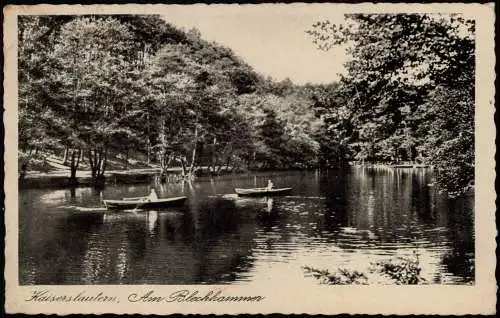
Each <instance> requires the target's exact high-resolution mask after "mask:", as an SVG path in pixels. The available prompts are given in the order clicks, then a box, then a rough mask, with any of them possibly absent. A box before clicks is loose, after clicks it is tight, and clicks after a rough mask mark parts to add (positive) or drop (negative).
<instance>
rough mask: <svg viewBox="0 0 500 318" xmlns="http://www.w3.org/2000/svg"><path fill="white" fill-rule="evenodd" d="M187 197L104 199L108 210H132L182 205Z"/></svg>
mask: <svg viewBox="0 0 500 318" xmlns="http://www.w3.org/2000/svg"><path fill="white" fill-rule="evenodd" d="M186 200H187V197H175V198H168V199H158V200H155V201H147V200H144V199H138V200H134V198H127V199H126V200H103V201H104V205H105V206H106V208H107V209H108V210H130V209H142V210H148V209H164V208H168V207H174V206H181V205H183V204H184V202H186Z"/></svg>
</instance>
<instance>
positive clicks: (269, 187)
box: [267, 180, 274, 190]
mask: <svg viewBox="0 0 500 318" xmlns="http://www.w3.org/2000/svg"><path fill="white" fill-rule="evenodd" d="M273 187H274V184H273V183H272V182H271V180H267V189H268V190H271V189H272V188H273Z"/></svg>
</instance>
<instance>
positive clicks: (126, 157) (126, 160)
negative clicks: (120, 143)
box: [125, 147, 129, 170]
mask: <svg viewBox="0 0 500 318" xmlns="http://www.w3.org/2000/svg"><path fill="white" fill-rule="evenodd" d="M128 153H129V149H128V147H127V149H126V150H125V170H128Z"/></svg>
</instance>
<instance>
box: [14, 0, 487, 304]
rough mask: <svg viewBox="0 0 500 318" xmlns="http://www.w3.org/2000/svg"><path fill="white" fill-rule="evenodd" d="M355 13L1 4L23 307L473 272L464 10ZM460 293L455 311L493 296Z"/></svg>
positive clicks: (472, 103) (471, 67)
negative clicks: (11, 12) (8, 56)
mask: <svg viewBox="0 0 500 318" xmlns="http://www.w3.org/2000/svg"><path fill="white" fill-rule="evenodd" d="M69 7H71V6H69ZM124 7H126V6H124ZM83 8H85V6H84V7H83ZM96 8H97V7H96ZM103 8H105V9H106V6H103ZM145 8H146V7H145ZM346 8H347V9H348V10H346ZM357 8H358V7H357V6H355V5H352V6H347V7H346V6H345V5H344V6H339V7H338V8H337V9H338V10H337V9H336V6H335V5H333V4H318V5H312V4H300V5H298V4H297V5H246V6H238V5H209V6H208V5H176V6H173V5H172V6H169V5H165V6H160V7H155V9H153V10H151V8H148V9H147V10H143V11H141V10H129V11H128V12H126V11H124V10H118V11H116V12H114V11H112V10H111V11H102V10H100V9H95V10H94V9H92V6H89V10H86V11H85V10H83V11H77V10H78V9H76V8H75V9H74V11H73V12H71V11H69V10H68V6H66V7H65V9H64V10H61V11H60V12H58V11H57V6H53V7H51V8H49V9H50V10H45V11H44V10H41V11H40V12H37V11H36V10H33V11H29V12H23V11H22V10H19V11H16V13H15V16H14V18H13V20H12V21H14V22H13V23H12V24H11V25H13V26H15V27H16V28H17V32H14V30H13V29H11V30H10V32H14V33H13V34H14V35H13V37H15V39H13V41H14V43H17V44H16V45H15V53H14V54H15V55H14V58H15V61H14V62H13V63H15V65H16V69H15V70H14V71H13V72H15V73H14V76H13V77H11V78H10V81H13V82H15V91H11V90H9V92H10V93H7V91H8V90H7V89H6V94H13V95H15V96H16V97H15V98H16V101H17V102H16V104H6V108H10V109H11V110H13V112H14V116H16V115H17V122H15V123H14V124H13V125H14V128H13V129H14V134H15V136H13V135H12V132H10V137H11V138H12V139H13V140H14V141H13V142H12V143H9V142H8V141H5V144H6V149H8V152H10V154H11V155H12V156H14V161H13V162H11V165H10V168H9V162H8V160H6V163H7V164H6V167H7V170H8V171H9V172H10V173H11V176H12V177H13V178H11V179H10V180H11V181H13V182H12V183H11V184H8V185H7V184H6V186H5V188H6V189H7V188H11V189H17V190H16V192H15V193H11V194H12V195H13V197H14V200H17V206H16V205H14V206H15V207H16V208H15V209H16V210H10V211H9V209H7V213H6V214H7V215H8V216H11V217H13V218H14V217H15V219H16V222H15V225H14V227H13V228H14V231H15V232H16V233H15V235H14V236H11V238H13V240H14V241H15V242H14V243H12V241H11V242H10V244H14V247H13V249H14V254H12V257H11V261H12V262H13V264H15V265H14V266H15V270H14V271H13V272H14V276H15V277H11V278H10V279H12V280H13V281H14V282H15V283H14V284H15V285H16V286H18V287H20V288H24V290H25V292H24V294H23V295H24V296H23V298H24V300H25V304H24V305H26V306H35V305H37V304H39V305H40V304H42V305H43V306H53V305H54V304H55V303H58V302H66V303H70V302H80V303H84V302H85V303H87V305H89V304H90V306H94V305H95V304H96V303H98V302H107V301H109V300H110V299H112V301H113V302H114V301H116V306H117V307H119V306H121V305H119V304H118V303H127V305H128V306H130V305H133V304H135V303H140V302H146V301H150V302H162V301H164V302H165V303H166V304H168V303H169V302H212V303H215V302H238V303H245V302H246V303H249V302H251V303H253V305H252V306H254V307H258V306H259V302H267V303H268V304H270V303H279V302H280V296H279V295H278V294H277V292H276V293H274V292H273V290H276V291H277V290H281V289H290V290H299V289H303V290H312V291H315V292H316V293H322V294H325V293H326V294H328V293H329V295H330V296H328V295H326V296H325V297H326V299H328V297H331V298H337V299H335V302H336V303H342V301H343V300H342V299H338V298H339V297H337V296H336V294H335V290H337V288H343V289H342V290H351V291H353V293H354V291H355V290H356V289H353V288H354V287H355V288H358V289H359V288H361V290H364V292H363V293H362V295H365V294H366V292H367V291H369V290H370V288H389V289H390V288H395V287H396V286H398V288H399V289H398V290H399V292H398V293H401V294H404V291H405V290H407V289H411V288H410V287H411V286H414V285H416V286H419V288H420V289H419V290H420V291H422V292H425V290H424V289H425V288H448V289H450V288H461V287H464V288H466V287H467V288H469V290H474V288H476V287H478V286H486V285H482V282H481V278H480V277H479V276H478V275H481V273H483V274H486V275H488V273H489V272H488V271H489V270H491V269H492V268H493V269H494V263H495V261H494V259H493V260H490V259H489V258H488V257H490V256H491V255H493V257H494V254H488V253H490V252H491V253H493V250H491V251H490V250H488V251H486V252H484V250H482V251H483V252H481V251H480V254H479V255H483V256H486V260H487V263H488V262H489V263H488V264H489V265H487V266H486V267H483V268H484V269H486V270H485V271H481V270H480V269H481V267H480V266H481V265H479V263H480V260H478V250H479V248H480V246H479V244H478V241H479V240H478V233H479V232H480V231H478V219H477V217H478V214H479V213H481V214H482V215H483V216H482V217H483V218H482V219H481V220H485V218H487V219H488V220H490V221H491V222H493V221H492V220H493V216H494V213H495V211H494V197H492V198H489V197H487V196H486V195H484V194H485V193H486V194H487V193H489V194H491V193H493V194H494V189H493V188H487V187H489V186H491V187H492V183H491V184H490V183H489V181H488V180H489V179H488V180H486V179H485V182H484V183H483V182H481V183H480V184H481V185H482V186H483V187H484V188H486V189H484V191H485V192H480V191H479V190H478V187H479V182H478V180H480V179H479V175H478V171H483V175H486V176H488V175H489V176H491V175H493V178H494V170H490V171H486V172H485V170H486V169H489V168H491V167H492V166H490V165H487V164H489V163H490V161H492V160H493V157H491V158H490V157H489V156H490V155H491V154H492V153H494V144H493V141H494V136H493V135H491V136H490V135H487V134H485V135H484V134H483V136H484V138H481V139H478V129H482V128H478V127H480V126H481V127H482V125H484V126H485V127H488V128H486V129H485V130H483V131H486V133H488V132H489V133H491V132H492V130H489V129H490V127H489V126H488V125H490V126H491V125H493V123H492V122H490V121H492V118H493V117H488V116H492V114H493V110H494V104H493V95H492V92H493V83H492V82H491V83H490V82H486V83H485V84H483V85H484V86H483V89H481V87H479V86H478V83H479V80H478V65H479V64H478V63H479V62H477V61H478V60H480V59H479V57H478V54H479V53H478V47H479V44H478V42H479V40H478V37H479V33H478V29H479V26H478V24H480V23H481V22H480V21H478V20H479V19H478V15H477V13H476V11H474V10H467V9H460V10H456V11H453V10H451V9H450V8H453V7H450V6H448V7H445V8H446V10H443V11H439V10H432V6H429V10H423V11H422V10H415V11H414V12H412V11H408V10H399V11H398V10H379V9H377V8H378V7H377V5H372V7H369V8H372V9H375V10H357ZM359 8H362V7H359ZM466 8H467V7H466ZM472 8H477V9H478V10H479V11H481V10H480V9H484V8H486V9H488V8H489V9H490V10H491V11H492V10H493V7H492V6H489V5H487V4H486V5H482V6H481V5H478V6H476V7H472ZM35 9H36V8H35ZM139 9H140V8H139ZM51 10H52V11H51ZM483 11H486V12H489V10H483ZM4 12H5V11H4ZM485 21H486V22H487V21H488V20H484V21H482V23H483V24H487V23H486V22H485ZM488 27H490V28H491V30H493V21H492V20H491V21H489V24H488ZM4 32H5V31H4ZM4 34H5V33H4ZM487 40H489V38H487ZM6 45H7V44H6V43H5V42H4V50H5V47H6ZM489 53H491V52H489ZM485 56H488V55H485ZM490 58H494V56H493V55H491V56H490ZM482 60H483V61H485V62H483V63H486V65H490V66H491V67H492V65H493V60H491V61H489V62H488V60H487V59H482ZM492 71H493V68H491V69H490V70H488V69H487V70H486V72H483V74H484V73H486V74H489V73H490V72H492ZM5 76H6V78H8V76H9V74H8V73H6V75H5ZM486 78H491V79H493V77H486ZM479 95H480V96H482V97H481V102H479ZM480 108H481V109H480ZM481 112H483V113H481ZM479 114H483V115H479ZM484 114H486V115H484ZM478 116H482V117H481V118H483V119H482V121H481V118H479V117H478ZM484 118H486V120H484ZM14 121H15V119H14ZM492 129H494V127H493V128H492ZM6 130H8V129H6ZM6 136H9V132H7V134H6ZM6 138H7V137H6ZM481 142H486V145H487V146H486V147H481V149H483V150H481V151H483V152H482V155H481V154H479V153H478V151H480V150H478V149H480V147H479V146H478V143H481ZM483 164H484V167H486V168H485V169H483V170H478V168H480V166H481V165H483ZM16 167H17V168H16ZM6 193H7V190H6ZM481 193H483V194H481ZM478 200H482V202H483V203H484V204H485V207H486V208H483V209H481V211H478V204H479V203H480V202H479V203H478ZM492 206H493V210H491V209H490V208H491V207H492ZM8 207H9V206H7V208H8ZM11 207H12V205H11ZM14 215H15V216H14ZM491 226H494V224H493V223H492V224H491ZM8 228H10V227H8ZM490 230H491V228H490V227H488V229H487V230H485V231H484V235H487V234H488V233H490V232H489V231H490ZM493 231H494V229H493ZM493 234H494V232H493ZM488 235H489V234H488ZM484 237H485V236H484ZM493 238H494V237H486V239H491V240H492V241H491V243H492V244H493V246H494V239H493ZM483 241H484V240H483ZM11 246H12V245H11ZM481 253H482V254H481ZM485 253H486V254H485ZM490 261H491V262H492V263H491V262H490ZM491 266H493V267H491ZM492 273H493V272H492V271H491V272H490V273H489V274H491V275H492ZM482 279H483V280H484V276H483V278H482ZM491 280H493V281H494V277H493V276H491ZM177 285H182V286H183V288H176V287H175V286H177ZM65 286H67V287H70V286H71V288H77V286H80V287H82V288H80V289H78V288H77V289H75V290H79V292H74V293H72V292H66V291H64V292H62V291H60V290H58V288H64V287H65ZM85 286H87V287H91V288H92V289H94V291H95V292H93V291H92V289H91V290H89V289H87V288H85ZM110 286H115V287H116V288H121V287H124V288H130V287H131V286H136V287H138V289H136V290H135V291H134V290H131V291H130V292H128V293H126V294H125V296H115V295H113V294H112V292H111V291H112V290H113V289H101V287H102V288H107V287H110ZM146 286H147V288H146ZM198 286H201V287H208V286H217V288H205V289H203V290H202V289H199V288H198ZM488 286H489V285H488ZM7 287H9V284H8V286H7ZM162 288H167V290H168V292H167V291H162ZM232 288H237V289H234V291H233V289H232ZM245 288H248V292H245ZM412 288H413V287H412ZM448 289H443V290H448ZM61 290H62V289H61ZM103 290H106V291H103ZM254 290H256V291H257V292H254ZM266 290H267V292H266V294H263V292H262V291H266ZM450 290H451V289H450ZM464 290H465V289H464ZM7 291H8V289H7ZM487 292H493V293H494V285H493V289H488V290H487ZM450 295H451V294H450ZM475 295H480V293H479V292H478V293H476V294H475ZM117 297H118V298H117ZM120 297H122V298H120ZM399 297H404V296H403V295H400V296H399ZM485 299H486V298H485ZM469 300H470V301H469V302H461V303H460V305H457V306H458V308H455V309H456V310H461V308H462V309H463V310H467V308H468V306H469V305H470V306H472V307H471V308H483V309H481V310H486V312H488V310H493V308H494V302H492V303H491V304H490V303H486V300H485V304H484V306H483V307H474V306H473V304H472V303H473V302H477V301H478V299H469ZM344 301H345V302H348V301H347V300H344ZM351 301H352V302H353V303H355V300H354V299H353V300H351ZM357 301H361V300H359V299H358V300H357ZM386 301H388V300H386ZM19 306H20V307H17V308H18V311H21V312H22V311H23V310H22V308H23V307H22V306H23V304H21V305H19ZM156 306H158V305H156ZM198 306H201V305H200V304H198ZM351 306H354V305H351ZM399 306H401V305H399ZM460 306H463V307H460ZM292 307H293V306H292ZM292 307H290V308H292ZM396 307H398V306H396ZM293 308H299V307H293ZM304 308H308V307H304ZM349 308H350V307H349ZM398 308H400V307H398ZM401 308H403V307H401ZM411 308H413V307H411ZM96 310H97V309H96ZM151 310H152V311H155V310H161V308H158V309H151ZM257 310H258V309H257ZM334 310H341V309H339V308H337V309H334ZM450 310H454V309H453V308H452V309H450ZM474 310H476V311H473V312H480V311H477V310H479V309H474ZM49 311H50V309H49ZM424 311H425V309H424ZM282 312H283V311H282ZM285 312H286V311H285ZM381 312H382V311H381ZM318 313H319V312H318Z"/></svg>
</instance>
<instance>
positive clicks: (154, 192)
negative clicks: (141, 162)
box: [148, 188, 158, 201]
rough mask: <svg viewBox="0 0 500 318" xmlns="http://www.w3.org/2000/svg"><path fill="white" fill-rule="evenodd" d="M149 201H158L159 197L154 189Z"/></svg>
mask: <svg viewBox="0 0 500 318" xmlns="http://www.w3.org/2000/svg"><path fill="white" fill-rule="evenodd" d="M148 199H149V201H157V200H158V195H157V194H156V191H155V189H154V188H151V192H150V193H149V196H148Z"/></svg>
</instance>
